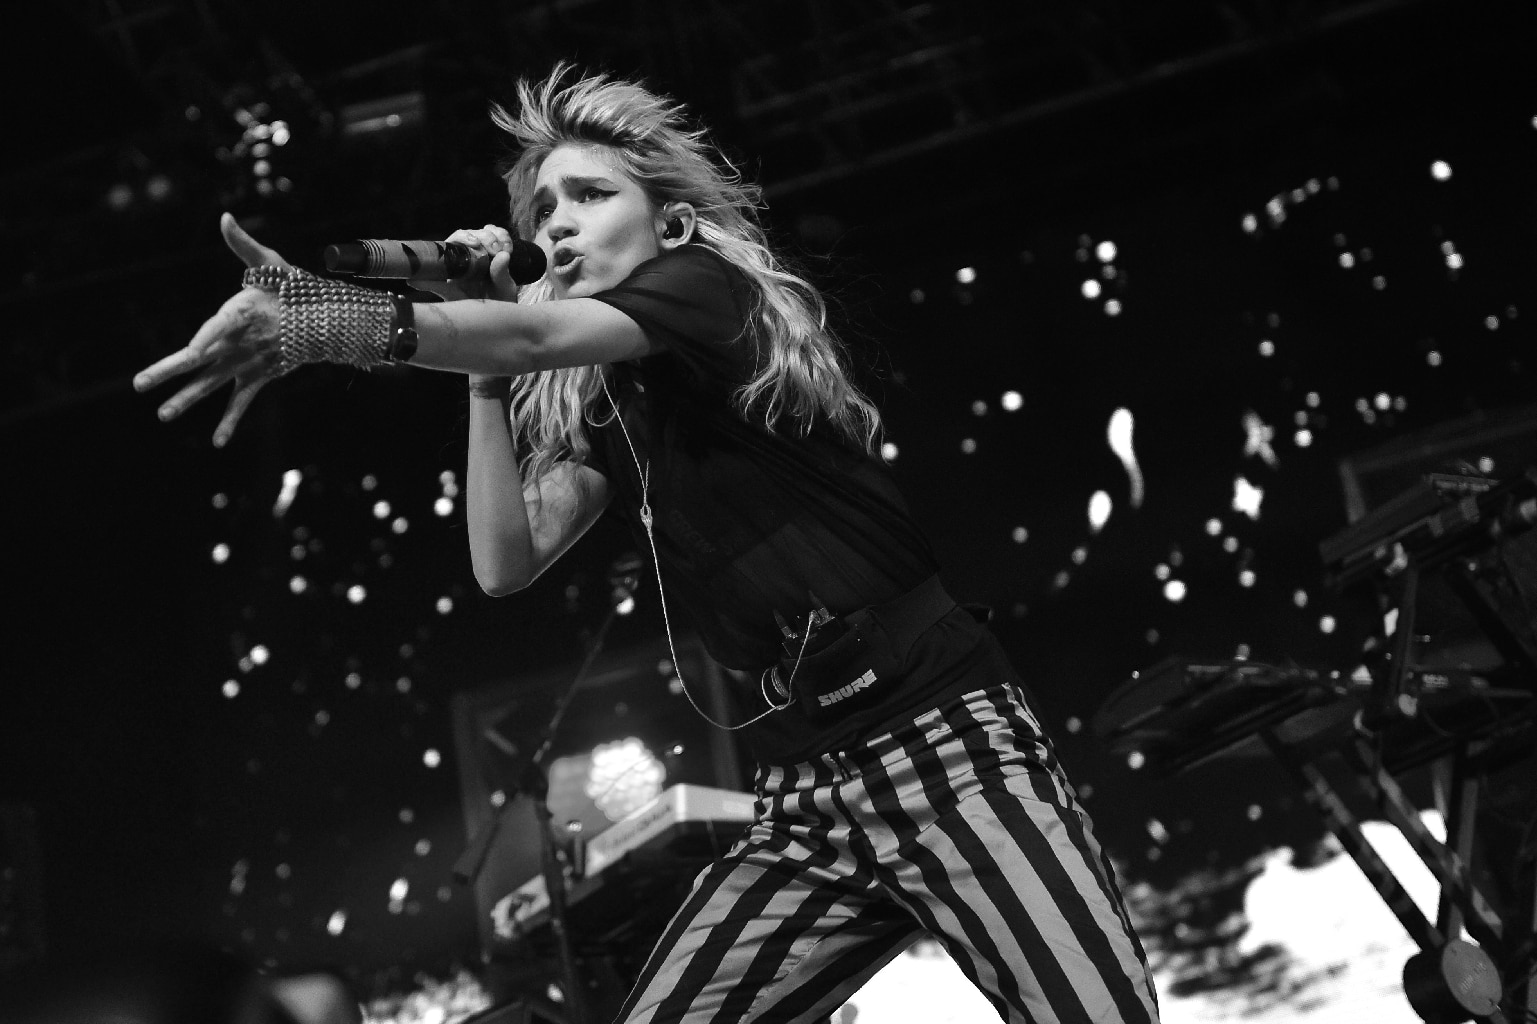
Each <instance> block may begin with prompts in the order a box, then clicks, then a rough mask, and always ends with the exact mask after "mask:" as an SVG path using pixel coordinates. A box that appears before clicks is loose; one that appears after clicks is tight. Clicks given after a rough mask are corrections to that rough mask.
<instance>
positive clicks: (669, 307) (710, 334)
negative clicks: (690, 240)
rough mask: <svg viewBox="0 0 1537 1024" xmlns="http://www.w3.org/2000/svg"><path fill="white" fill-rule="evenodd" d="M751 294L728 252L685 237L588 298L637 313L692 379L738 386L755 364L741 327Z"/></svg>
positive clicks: (643, 325) (651, 335) (653, 337)
mask: <svg viewBox="0 0 1537 1024" xmlns="http://www.w3.org/2000/svg"><path fill="white" fill-rule="evenodd" d="M750 296H751V289H750V287H749V285H748V283H747V280H746V278H745V277H743V275H742V273H741V271H739V270H737V268H736V267H734V266H732V265H731V264H730V263H729V262H727V260H726V259H725V257H723V256H721V255H720V254H719V253H717V252H715V250H713V249H710V248H709V247H707V246H703V245H684V246H680V247H679V248H677V249H674V250H673V251H671V252H668V253H663V254H662V255H660V256H655V257H653V258H651V259H649V260H646V261H645V262H644V263H642V264H641V265H640V266H638V267H636V268H635V270H634V272H632V273H631V274H630V276H629V277H627V278H625V279H624V280H623V281H622V282H620V283H619V284H618V285H617V286H615V287H614V288H611V289H609V290H608V291H606V292H599V293H598V294H597V295H594V296H593V298H595V299H597V300H598V301H599V302H603V303H606V304H608V305H610V306H612V307H613V308H615V309H617V310H619V311H620V312H621V313H624V314H625V315H626V316H628V317H629V318H630V319H632V320H634V321H635V322H636V323H637V324H638V325H640V328H641V330H643V331H645V332H646V337H648V338H649V339H650V340H651V342H652V344H654V345H656V346H657V347H658V348H660V349H662V350H663V352H664V353H666V354H668V355H671V356H672V357H674V358H676V359H677V360H678V361H679V363H681V364H682V366H683V367H684V368H685V369H686V370H687V371H688V374H689V376H691V377H693V378H694V379H695V380H696V381H698V382H700V383H704V384H716V385H725V386H728V387H731V388H735V387H737V386H738V385H740V384H742V383H744V382H745V381H746V380H748V379H749V378H750V377H752V375H753V374H754V372H755V371H756V368H757V348H756V346H755V344H754V343H753V340H752V337H751V332H749V331H747V330H746V327H747V323H748V316H749V313H750V310H751V298H750ZM653 358H654V357H653Z"/></svg>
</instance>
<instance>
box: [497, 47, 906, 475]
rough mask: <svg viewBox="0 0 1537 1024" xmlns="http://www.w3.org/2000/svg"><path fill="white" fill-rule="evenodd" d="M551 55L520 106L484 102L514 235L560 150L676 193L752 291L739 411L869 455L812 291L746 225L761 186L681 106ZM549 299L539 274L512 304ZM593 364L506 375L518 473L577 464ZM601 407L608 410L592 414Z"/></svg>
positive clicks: (868, 411)
mask: <svg viewBox="0 0 1537 1024" xmlns="http://www.w3.org/2000/svg"><path fill="white" fill-rule="evenodd" d="M572 70H573V69H572V66H571V65H569V64H567V63H565V62H562V63H560V64H557V65H556V66H555V68H554V69H553V70H552V71H551V72H550V74H549V76H548V77H546V78H545V79H544V80H543V81H542V82H530V81H529V80H527V79H524V80H522V81H520V82H518V85H517V97H518V111H517V113H516V114H513V113H510V112H509V111H508V110H507V109H506V108H504V107H502V106H500V105H496V106H493V107H492V110H491V117H492V120H493V121H495V123H496V125H497V126H498V127H499V128H501V129H502V130H503V131H506V132H507V133H508V134H510V135H511V136H512V137H513V139H514V140H515V141H516V143H517V146H518V156H517V158H516V160H515V161H514V162H513V163H512V164H511V166H510V167H509V168H508V170H507V171H506V173H505V174H504V175H503V177H504V178H505V180H506V182H507V191H508V195H509V197H510V199H511V215H512V227H513V230H514V231H515V232H516V233H517V234H518V235H520V236H522V237H523V238H531V237H532V236H533V234H534V224H533V212H532V206H533V191H534V187H535V181H536V179H537V177H538V174H539V168H540V166H541V165H542V164H543V163H544V161H545V158H546V157H548V156H549V155H550V153H552V152H553V151H554V150H555V149H556V148H557V147H559V146H562V145H570V144H576V145H585V144H597V145H600V146H603V147H605V148H606V149H607V150H608V152H609V154H611V155H612V156H613V157H614V158H615V159H617V160H618V161H619V165H620V167H621V168H622V169H623V170H624V171H625V173H627V174H628V175H629V176H630V177H631V178H632V179H633V180H634V181H635V182H636V183H637V184H639V185H640V186H641V188H642V189H643V190H644V192H645V193H646V196H647V198H648V199H650V201H651V202H652V203H653V204H655V206H656V207H657V208H658V209H660V208H661V207H663V206H665V205H666V204H668V203H674V202H685V203H688V204H690V205H691V206H693V208H694V212H695V225H696V226H695V229H694V239H693V240H694V241H696V242H698V243H701V244H703V245H707V246H709V247H710V248H712V249H714V250H715V251H716V252H718V253H720V254H721V255H722V256H723V257H725V259H726V260H728V261H729V262H731V263H732V264H734V265H735V266H736V267H738V268H739V269H740V270H741V271H742V273H743V274H744V275H746V277H747V280H748V282H749V283H750V284H751V286H752V291H753V303H752V313H751V317H750V321H749V330H754V331H756V332H757V335H758V337H759V338H760V339H761V340H762V341H766V342H767V344H766V345H763V346H762V351H764V352H765V353H766V356H767V358H765V359H764V360H763V362H762V365H761V368H760V370H759V372H758V374H757V375H756V376H755V377H753V379H751V380H749V381H747V382H746V383H745V384H743V385H742V386H741V387H740V388H738V389H737V392H736V394H735V396H734V404H735V407H736V409H737V411H738V412H739V413H740V414H741V415H742V417H743V418H744V419H747V420H757V421H759V422H761V423H762V424H763V425H764V427H765V428H766V429H767V430H769V431H771V432H772V431H776V430H779V429H783V428H790V429H793V430H796V431H798V432H800V433H801V434H804V433H806V432H807V431H809V430H810V429H811V428H812V426H813V425H814V424H816V423H819V422H820V423H826V424H828V425H830V426H831V427H832V428H833V429H834V430H835V431H836V432H837V433H838V434H840V435H841V436H842V437H843V438H844V439H845V440H847V441H848V442H849V443H851V444H853V445H855V446H857V447H861V448H863V449H865V450H866V451H873V450H874V448H875V445H876V439H877V437H878V435H879V433H880V429H881V420H880V412H879V411H878V410H877V409H876V407H875V405H874V404H873V403H872V402H871V401H870V400H869V399H868V398H866V397H865V396H864V395H863V394H862V393H860V391H859V389H858V388H857V387H855V385H854V384H853V382H852V381H851V380H850V378H849V371H848V366H847V362H846V355H845V352H844V349H843V346H842V344H841V343H840V342H839V341H838V339H837V338H836V337H835V336H834V335H833V333H832V331H831V330H830V329H829V328H828V325H827V307H826V303H825V302H824V300H823V298H822V295H821V293H820V292H818V291H817V289H816V288H815V287H814V286H813V285H811V284H810V283H809V282H807V281H806V280H804V279H803V278H800V277H798V276H796V275H795V274H792V273H790V272H789V271H788V270H786V269H785V267H784V266H783V265H782V264H781V262H780V260H779V259H778V257H776V256H775V255H774V253H773V251H772V250H771V249H770V248H769V245H768V239H767V236H766V235H765V233H764V230H763V228H762V226H761V225H760V223H759V221H758V210H759V209H760V208H761V205H762V193H761V190H760V189H759V188H758V187H757V186H756V185H753V184H751V183H749V182H746V181H744V180H743V178H742V175H741V173H740V172H739V171H738V170H737V168H736V167H735V166H734V165H733V164H732V163H731V162H730V160H728V159H727V158H726V157H725V155H724V154H722V153H721V152H720V151H719V149H718V148H717V147H716V146H715V145H714V144H713V143H712V142H710V141H709V139H708V138H707V136H706V133H705V131H704V130H703V129H699V128H693V127H691V126H690V125H689V123H688V115H687V112H686V109H685V108H684V107H683V105H682V104H680V103H677V102H675V101H673V100H672V99H671V98H669V97H666V96H660V95H657V94H656V93H653V92H651V91H650V90H648V89H647V88H645V87H644V86H642V85H640V84H638V83H635V82H628V81H623V80H617V79H613V78H611V77H609V76H608V75H603V74H595V75H586V76H579V77H578V78H577V79H576V80H575V81H573V82H570V83H569V84H567V83H566V81H565V80H566V78H567V76H568V75H569V74H570V72H571V71H572ZM550 296H551V286H550V283H549V281H548V279H545V280H541V281H539V282H536V283H535V284H533V285H530V286H528V287H526V288H524V289H523V291H522V292H521V293H520V294H519V296H518V301H519V302H520V303H530V302H541V301H544V300H546V299H548V298H550ZM606 373H608V368H607V367H604V366H577V367H566V368H562V369H556V370H543V371H540V372H537V373H531V374H525V375H523V376H521V377H517V378H515V379H514V380H513V387H512V411H511V416H512V426H513V430H514V434H515V436H516V437H518V438H519V439H520V441H521V443H522V445H523V447H524V455H523V459H522V466H521V468H522V470H523V478H524V479H525V480H527V481H530V482H532V481H533V480H536V479H538V478H539V476H540V475H542V474H543V473H544V472H546V471H547V470H549V469H551V468H553V467H554V465H555V464H556V463H558V462H561V461H566V460H574V461H582V460H584V459H585V458H586V456H587V454H588V453H589V452H590V451H591V445H590V443H589V441H588V437H587V431H586V427H587V425H588V424H594V425H596V424H598V423H600V422H601V420H600V419H598V418H596V417H597V415H598V414H596V413H594V412H593V411H592V409H593V406H594V404H595V403H596V400H597V397H598V396H599V395H601V394H602V393H603V381H604V377H603V375H604V374H606ZM602 414H603V415H610V413H609V410H607V409H604V410H603V411H602Z"/></svg>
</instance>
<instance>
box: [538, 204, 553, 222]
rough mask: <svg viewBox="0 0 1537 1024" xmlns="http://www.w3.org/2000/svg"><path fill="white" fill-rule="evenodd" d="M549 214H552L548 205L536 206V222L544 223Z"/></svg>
mask: <svg viewBox="0 0 1537 1024" xmlns="http://www.w3.org/2000/svg"><path fill="white" fill-rule="evenodd" d="M549 215H550V208H549V207H548V206H538V207H535V208H534V223H535V224H542V223H544V219H545V218H546V217H548V216H549Z"/></svg>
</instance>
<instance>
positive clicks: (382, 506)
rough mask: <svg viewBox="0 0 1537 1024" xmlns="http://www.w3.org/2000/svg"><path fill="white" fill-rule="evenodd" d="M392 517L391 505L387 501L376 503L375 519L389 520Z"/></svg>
mask: <svg viewBox="0 0 1537 1024" xmlns="http://www.w3.org/2000/svg"><path fill="white" fill-rule="evenodd" d="M389 517H390V503H389V502H387V501H376V502H374V518H375V519H388V518H389Z"/></svg>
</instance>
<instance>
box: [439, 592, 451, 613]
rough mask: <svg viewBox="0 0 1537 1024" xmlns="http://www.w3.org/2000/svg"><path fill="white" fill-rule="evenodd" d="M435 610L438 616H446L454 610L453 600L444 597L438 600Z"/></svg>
mask: <svg viewBox="0 0 1537 1024" xmlns="http://www.w3.org/2000/svg"><path fill="white" fill-rule="evenodd" d="M437 608H438V614H439V615H447V614H448V613H449V612H451V611H453V610H454V599H453V598H451V597H448V596H446V595H445V596H443V597H440V598H438V604H437Z"/></svg>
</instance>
